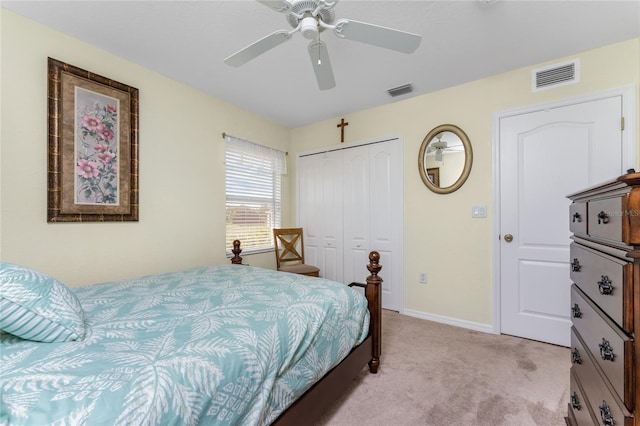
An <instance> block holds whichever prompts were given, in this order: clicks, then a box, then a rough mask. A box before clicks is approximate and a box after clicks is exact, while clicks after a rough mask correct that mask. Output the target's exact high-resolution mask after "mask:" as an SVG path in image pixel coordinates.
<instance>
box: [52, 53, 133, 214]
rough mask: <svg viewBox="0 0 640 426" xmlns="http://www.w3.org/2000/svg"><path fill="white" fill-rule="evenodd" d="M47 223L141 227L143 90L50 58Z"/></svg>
mask: <svg viewBox="0 0 640 426" xmlns="http://www.w3.org/2000/svg"><path fill="white" fill-rule="evenodd" d="M47 75H48V101H49V155H48V171H47V194H48V198H47V222H126V221H134V222H137V221H138V207H139V206H138V199H139V194H138V89H136V88H134V87H131V86H127V85H126V84H122V83H119V82H117V81H114V80H111V79H108V78H106V77H102V76H100V75H97V74H94V73H92V72H89V71H86V70H83V69H80V68H78V67H74V66H73V65H69V64H66V63H64V62H61V61H58V60H56V59H52V58H48V65H47Z"/></svg>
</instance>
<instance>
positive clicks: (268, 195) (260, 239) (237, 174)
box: [225, 135, 287, 253]
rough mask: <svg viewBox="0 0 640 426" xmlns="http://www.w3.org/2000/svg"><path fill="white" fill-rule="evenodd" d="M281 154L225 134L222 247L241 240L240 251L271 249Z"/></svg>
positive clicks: (281, 171) (278, 200)
mask: <svg viewBox="0 0 640 426" xmlns="http://www.w3.org/2000/svg"><path fill="white" fill-rule="evenodd" d="M286 164H287V163H286V158H285V153H284V152H282V151H278V150H276V149H272V148H268V147H265V146H262V145H259V144H256V143H253V142H250V141H246V140H243V139H239V138H236V137H234V136H230V135H226V136H225V167H226V195H227V202H226V211H227V218H226V247H227V248H228V249H229V250H230V249H231V247H232V246H233V240H236V239H238V240H240V241H241V242H242V252H243V253H250V252H257V251H265V250H270V249H273V248H274V245H273V231H272V229H273V228H278V227H280V211H281V199H282V195H281V189H280V187H281V185H280V181H281V175H283V174H285V173H286Z"/></svg>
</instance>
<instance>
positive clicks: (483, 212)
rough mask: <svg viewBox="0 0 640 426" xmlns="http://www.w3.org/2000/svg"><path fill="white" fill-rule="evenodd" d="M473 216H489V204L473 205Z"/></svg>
mask: <svg viewBox="0 0 640 426" xmlns="http://www.w3.org/2000/svg"><path fill="white" fill-rule="evenodd" d="M471 217H487V206H472V207H471Z"/></svg>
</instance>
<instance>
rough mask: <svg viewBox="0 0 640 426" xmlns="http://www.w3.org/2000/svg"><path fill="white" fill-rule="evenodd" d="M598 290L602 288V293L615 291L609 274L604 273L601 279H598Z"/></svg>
mask: <svg viewBox="0 0 640 426" xmlns="http://www.w3.org/2000/svg"><path fill="white" fill-rule="evenodd" d="M598 290H600V294H611V293H613V285H611V280H610V279H609V277H608V276H606V275H602V276H601V277H600V281H598Z"/></svg>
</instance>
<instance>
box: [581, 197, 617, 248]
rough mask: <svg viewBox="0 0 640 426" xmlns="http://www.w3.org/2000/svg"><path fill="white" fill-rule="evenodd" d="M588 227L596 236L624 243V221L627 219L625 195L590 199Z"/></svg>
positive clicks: (591, 233) (592, 234)
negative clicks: (624, 204)
mask: <svg viewBox="0 0 640 426" xmlns="http://www.w3.org/2000/svg"><path fill="white" fill-rule="evenodd" d="M587 209H588V212H589V216H588V220H587V228H588V230H589V235H591V236H592V237H596V238H603V239H605V240H610V241H615V242H618V243H622V242H623V241H625V240H626V239H625V238H623V234H622V222H623V219H625V212H624V210H623V196H619V197H613V198H604V199H601V200H593V201H589V203H588V205H587Z"/></svg>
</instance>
